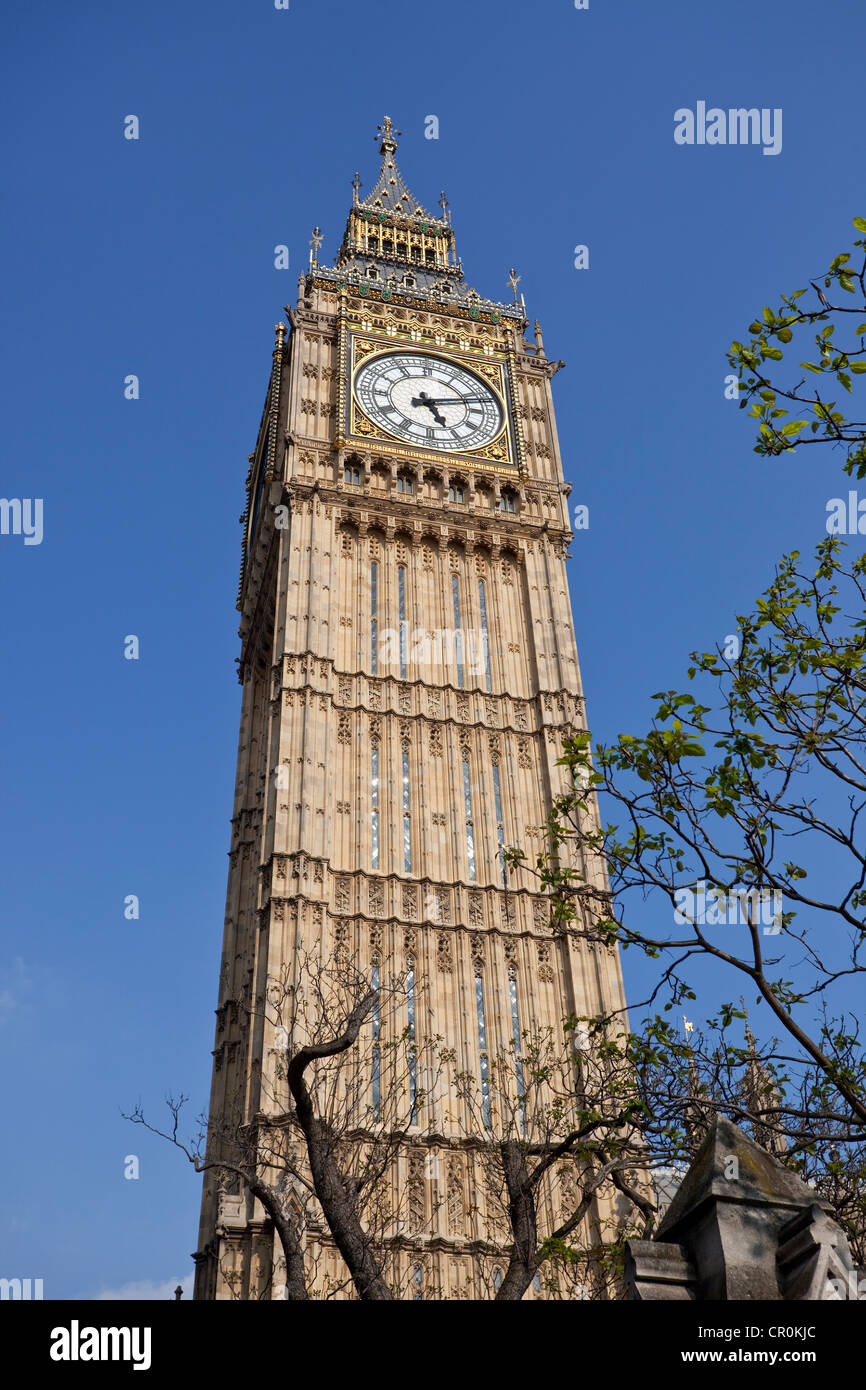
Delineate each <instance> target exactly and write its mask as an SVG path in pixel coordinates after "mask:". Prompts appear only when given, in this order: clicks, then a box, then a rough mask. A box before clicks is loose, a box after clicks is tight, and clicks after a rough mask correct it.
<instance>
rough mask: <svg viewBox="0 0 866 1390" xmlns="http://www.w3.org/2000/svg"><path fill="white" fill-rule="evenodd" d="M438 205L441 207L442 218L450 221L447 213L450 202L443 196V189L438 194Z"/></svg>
mask: <svg viewBox="0 0 866 1390" xmlns="http://www.w3.org/2000/svg"><path fill="white" fill-rule="evenodd" d="M439 206H440V208H441V209H442V216H443V218H444V220H445V221H446V222H450V221H451V218H450V216H449V214H448V208H449V207H450V203H449V202H448V199H447V198H446V197H445V193H444V190H443V192H442V193H440V194H439Z"/></svg>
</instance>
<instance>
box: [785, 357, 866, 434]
mask: <svg viewBox="0 0 866 1390" xmlns="http://www.w3.org/2000/svg"><path fill="white" fill-rule="evenodd" d="M864 371H866V367H864ZM807 424H808V421H807V420H791V421H790V422H789V423H788V424H787V425H783V426H782V433H783V434H799V433H800V430H804V429H805V428H806V425H807Z"/></svg>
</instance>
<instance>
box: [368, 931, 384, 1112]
mask: <svg viewBox="0 0 866 1390" xmlns="http://www.w3.org/2000/svg"><path fill="white" fill-rule="evenodd" d="M370 984H371V987H372V988H373V989H374V990H375V991H376V1002H375V1004H374V1005H373V1010H372V1023H373V1077H372V1080H373V1119H374V1120H378V1118H379V1113H380V1105H381V1100H382V1057H381V1051H380V1047H379V1039H380V1035H381V1020H380V1017H379V993H378V991H379V961H378V959H374V961H373V969H372V972H371V980H370Z"/></svg>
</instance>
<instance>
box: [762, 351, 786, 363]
mask: <svg viewBox="0 0 866 1390" xmlns="http://www.w3.org/2000/svg"><path fill="white" fill-rule="evenodd" d="M764 356H765V357H772V359H773V361H774V362H781V360H782V352H781V350H780V349H779V348H764Z"/></svg>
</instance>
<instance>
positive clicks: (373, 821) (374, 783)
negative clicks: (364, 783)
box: [370, 743, 379, 869]
mask: <svg viewBox="0 0 866 1390" xmlns="http://www.w3.org/2000/svg"><path fill="white" fill-rule="evenodd" d="M370 805H371V810H370V836H371V851H370V867H371V868H373V869H378V867H379V747H378V744H375V743H374V744H373V747H372V748H371V749H370Z"/></svg>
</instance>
